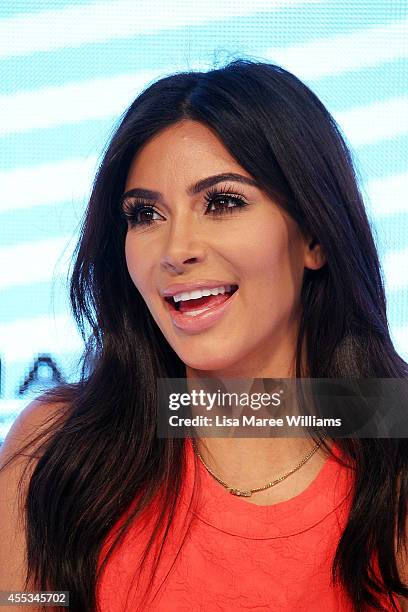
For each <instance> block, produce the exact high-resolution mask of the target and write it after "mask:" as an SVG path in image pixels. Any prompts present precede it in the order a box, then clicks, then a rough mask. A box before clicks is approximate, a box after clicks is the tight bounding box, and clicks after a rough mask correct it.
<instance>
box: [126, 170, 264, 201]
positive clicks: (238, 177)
mask: <svg viewBox="0 0 408 612" xmlns="http://www.w3.org/2000/svg"><path fill="white" fill-rule="evenodd" d="M223 181H235V182H237V183H242V184H244V185H250V186H251V187H258V188H259V184H258V183H257V182H256V181H255V179H253V178H250V177H249V176H244V175H243V174H237V173H235V172H224V173H223V174H214V175H212V176H207V177H206V178H203V179H200V180H199V181H197V182H196V183H194V184H193V185H190V186H189V187H188V188H187V194H188V195H189V196H193V195H196V194H197V193H200V192H201V191H204V189H209V188H210V187H213V186H214V185H216V184H217V183H221V182H223ZM131 196H138V197H140V198H143V199H146V200H155V201H161V200H162V199H163V195H162V194H161V193H160V191H152V190H151V189H142V188H140V187H134V188H133V189H129V191H126V193H124V194H123V196H122V200H124V199H125V198H127V197H131Z"/></svg>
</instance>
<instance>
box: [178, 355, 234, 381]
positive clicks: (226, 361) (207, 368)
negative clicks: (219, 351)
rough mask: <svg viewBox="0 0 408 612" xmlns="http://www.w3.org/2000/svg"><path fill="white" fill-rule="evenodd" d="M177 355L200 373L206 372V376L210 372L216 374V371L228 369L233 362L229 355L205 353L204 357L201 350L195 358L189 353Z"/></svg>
mask: <svg viewBox="0 0 408 612" xmlns="http://www.w3.org/2000/svg"><path fill="white" fill-rule="evenodd" d="M179 357H180V359H181V360H182V361H183V363H184V364H185V365H186V366H188V367H189V368H191V369H193V370H199V371H201V372H202V373H203V372H204V373H205V372H208V376H211V374H210V372H212V373H215V374H217V372H221V371H224V370H228V368H230V367H232V366H233V364H234V361H233V360H232V359H231V356H230V355H228V356H227V355H207V356H205V357H204V356H203V354H202V351H201V354H200V355H197V357H196V358H194V356H193V355H191V353H190V354H185V355H181V354H180V355H179Z"/></svg>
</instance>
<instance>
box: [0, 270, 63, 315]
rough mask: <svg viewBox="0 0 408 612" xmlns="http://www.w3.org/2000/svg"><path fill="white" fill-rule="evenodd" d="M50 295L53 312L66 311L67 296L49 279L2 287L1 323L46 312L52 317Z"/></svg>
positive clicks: (0, 302)
mask: <svg viewBox="0 0 408 612" xmlns="http://www.w3.org/2000/svg"><path fill="white" fill-rule="evenodd" d="M52 296H54V300H55V314H61V313H66V312H67V304H68V302H67V299H68V298H65V294H64V292H63V291H62V290H61V288H60V286H59V285H58V283H54V285H53V282H52V281H51V280H50V281H46V282H42V283H31V284H28V285H21V286H15V287H10V288H8V289H2V292H1V300H0V321H1V324H2V325H3V324H7V323H13V322H14V321H18V320H19V319H27V318H31V317H40V316H43V315H46V314H49V316H50V317H52V316H53V308H52V302H51V299H52ZM28 302H29V304H30V307H29V308H28V306H27V303H28ZM61 304H62V305H61Z"/></svg>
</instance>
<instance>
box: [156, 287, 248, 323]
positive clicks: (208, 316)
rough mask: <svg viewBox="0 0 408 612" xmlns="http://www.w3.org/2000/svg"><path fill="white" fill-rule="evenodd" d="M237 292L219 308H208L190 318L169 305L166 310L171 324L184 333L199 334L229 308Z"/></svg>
mask: <svg viewBox="0 0 408 612" xmlns="http://www.w3.org/2000/svg"><path fill="white" fill-rule="evenodd" d="M238 292H239V289H237V290H236V291H235V293H233V294H232V296H231V297H230V298H228V300H227V301H226V302H223V303H222V304H220V305H219V306H215V307H214V308H208V309H207V310H205V311H204V312H202V313H201V314H199V315H195V316H191V315H186V314H183V313H182V312H179V311H178V310H176V309H175V308H173V307H172V306H171V305H170V304H168V310H169V313H170V316H171V318H172V320H173V324H174V325H175V326H176V327H177V328H178V329H181V330H183V331H185V332H190V333H193V332H200V331H203V330H205V329H208V328H209V327H211V325H214V323H215V322H216V321H218V320H219V319H220V318H221V317H222V316H223V315H224V314H225V313H226V312H227V311H228V309H229V308H230V307H231V304H233V302H234V300H235V296H236V295H237V293H238Z"/></svg>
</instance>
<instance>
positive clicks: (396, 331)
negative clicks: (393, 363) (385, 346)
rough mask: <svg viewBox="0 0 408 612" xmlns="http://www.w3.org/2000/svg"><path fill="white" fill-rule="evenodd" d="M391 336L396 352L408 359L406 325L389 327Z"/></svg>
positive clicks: (407, 332)
mask: <svg viewBox="0 0 408 612" xmlns="http://www.w3.org/2000/svg"><path fill="white" fill-rule="evenodd" d="M391 338H392V340H393V343H394V345H395V350H396V351H397V353H398V354H399V355H401V357H402V358H403V359H405V361H408V325H406V326H403V327H395V328H391Z"/></svg>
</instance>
